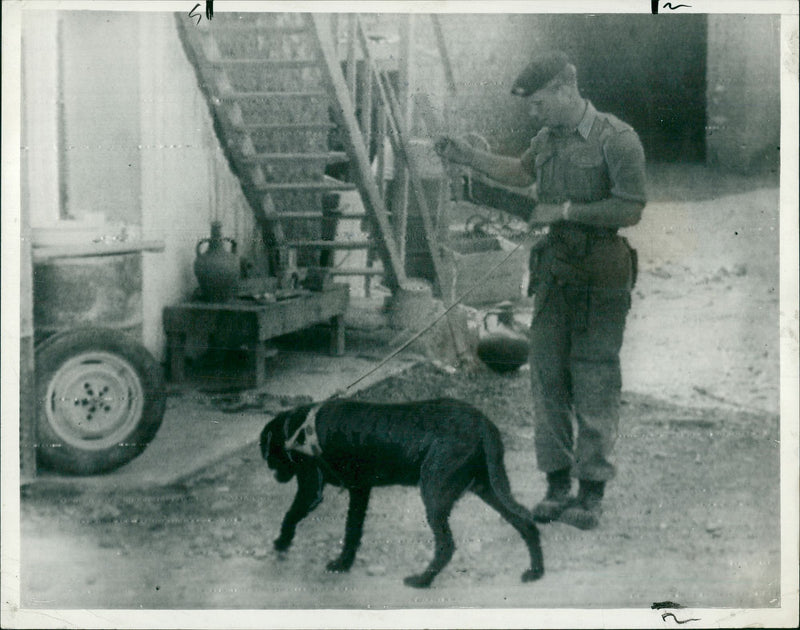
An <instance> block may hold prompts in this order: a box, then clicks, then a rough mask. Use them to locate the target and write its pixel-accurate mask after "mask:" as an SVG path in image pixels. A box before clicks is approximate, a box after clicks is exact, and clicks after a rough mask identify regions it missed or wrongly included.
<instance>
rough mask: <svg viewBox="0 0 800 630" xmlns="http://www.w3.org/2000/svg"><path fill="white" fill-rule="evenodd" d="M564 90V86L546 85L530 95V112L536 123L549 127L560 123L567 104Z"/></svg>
mask: <svg viewBox="0 0 800 630" xmlns="http://www.w3.org/2000/svg"><path fill="white" fill-rule="evenodd" d="M564 92H565V91H564V89H563V86H562V87H558V88H552V87H548V86H545V87H543V88H542V89H541V90H538V91H536V92H534V93H533V94H531V95H530V97H529V99H528V102H529V109H528V113H529V114H530V117H531V118H532V119H533V120H534V122H535V123H536V124H538V125H541V126H547V127H556V126H558V125H559V123H560V122H561V118H562V116H563V115H564V109H565V107H566V105H567V103H566V96H565V93H564Z"/></svg>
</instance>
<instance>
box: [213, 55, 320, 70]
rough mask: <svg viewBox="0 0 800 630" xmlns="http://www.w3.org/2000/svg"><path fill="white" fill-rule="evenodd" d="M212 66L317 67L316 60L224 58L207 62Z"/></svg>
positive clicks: (317, 62)
mask: <svg viewBox="0 0 800 630" xmlns="http://www.w3.org/2000/svg"><path fill="white" fill-rule="evenodd" d="M208 63H209V64H210V65H212V66H223V67H231V66H233V67H236V66H245V67H247V66H273V67H277V68H307V67H310V66H316V65H319V61H317V60H316V59H269V58H266V57H265V58H262V59H259V58H257V57H253V58H247V59H237V58H235V57H225V58H223V59H214V60H210V61H209V62H208Z"/></svg>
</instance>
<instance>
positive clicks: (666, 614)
mask: <svg viewBox="0 0 800 630" xmlns="http://www.w3.org/2000/svg"><path fill="white" fill-rule="evenodd" d="M667 617H672V619H673V620H674V621H675V623H689V622H690V621H700V620H699V619H695V618H694V617H689V619H683V620H680V619H678V618H677V617H676V616H675V614H674V613H671V612H665V613H661V621H663V622H664V623H666V621H667Z"/></svg>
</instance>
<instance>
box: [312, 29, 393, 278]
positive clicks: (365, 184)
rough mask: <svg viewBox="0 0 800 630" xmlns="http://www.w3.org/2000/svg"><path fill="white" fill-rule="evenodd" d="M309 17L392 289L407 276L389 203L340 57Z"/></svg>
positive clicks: (346, 144)
mask: <svg viewBox="0 0 800 630" xmlns="http://www.w3.org/2000/svg"><path fill="white" fill-rule="evenodd" d="M308 19H309V20H311V24H312V25H313V28H314V29H315V31H316V35H317V37H316V43H317V45H318V46H319V53H320V55H321V58H322V61H323V62H324V70H325V75H326V79H327V83H328V88H329V90H330V92H331V96H332V97H333V99H334V102H335V103H336V104H337V107H335V108H334V109H335V110H336V113H337V116H338V117H339V119H340V121H341V123H342V125H343V126H344V127H345V129H346V130H347V133H345V134H344V141H345V148H346V149H347V154H348V157H349V158H350V160H351V161H352V162H353V165H354V167H355V175H356V177H357V180H358V184H359V189H360V191H361V193H362V198H363V201H364V205H365V206H366V208H367V210H368V211H369V212H370V213H371V214H372V216H373V217H374V218H375V221H376V222H377V224H378V230H377V231H378V236H379V239H378V242H379V246H380V248H381V258H382V259H383V261H384V273H385V280H386V283H387V284H388V285H389V288H393V287H395V286H398V285H399V284H400V283H402V282H404V281H405V279H406V275H405V270H404V268H403V265H402V263H401V260H400V257H399V255H398V252H397V248H396V246H395V242H394V240H393V239H392V238H391V234H392V229H391V225H390V224H389V217H388V213H387V212H386V206H385V205H384V203H383V198H382V197H381V194H380V191H379V190H378V187H377V185H376V184H375V178H374V177H373V175H372V167H371V165H370V163H369V155H368V154H367V150H366V147H365V146H364V142H363V139H362V137H361V133H360V129H359V127H358V121H357V120H356V117H355V112H354V111H353V103H352V101H351V100H350V95H349V93H348V90H347V84H346V83H345V81H344V77H343V76H342V70H341V67H340V66H339V61H338V58H337V57H336V55H335V53H334V50H333V49H332V45H331V42H330V37H329V36H328V33H327V29H326V28H325V27H324V26H323V23H322V21H321V20H320V18H319V15H318V14H316V13H312V14H309V17H308Z"/></svg>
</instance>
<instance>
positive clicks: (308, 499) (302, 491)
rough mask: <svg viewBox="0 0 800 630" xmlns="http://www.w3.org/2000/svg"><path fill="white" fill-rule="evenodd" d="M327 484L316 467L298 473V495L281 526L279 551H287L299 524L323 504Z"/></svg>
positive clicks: (276, 544)
mask: <svg viewBox="0 0 800 630" xmlns="http://www.w3.org/2000/svg"><path fill="white" fill-rule="evenodd" d="M324 487H325V482H324V481H323V479H322V473H321V471H320V470H319V468H317V467H316V466H312V467H309V468H304V469H301V470H298V471H297V494H295V495H294V501H292V505H291V507H290V508H289V510H288V511H287V512H286V516H284V517H283V523H282V524H281V534H280V536H278V538H277V539H276V540H275V542H274V545H275V549H276V550H277V551H286V550H287V549H288V548H289V546H290V545H291V544H292V540H293V539H294V532H295V529H296V528H297V524H298V523H299V522H300V521H302V520H303V519H304V518H305V517H306V516H308V515H309V513H310V512H311V510H313V509H314V508H315V507H317V506H318V505H319V504H320V503H322V489H323V488H324Z"/></svg>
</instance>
